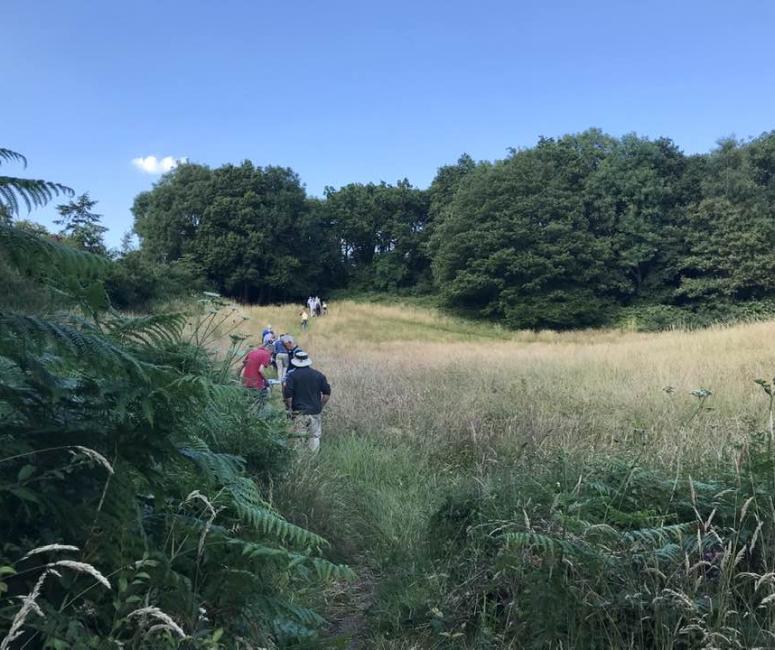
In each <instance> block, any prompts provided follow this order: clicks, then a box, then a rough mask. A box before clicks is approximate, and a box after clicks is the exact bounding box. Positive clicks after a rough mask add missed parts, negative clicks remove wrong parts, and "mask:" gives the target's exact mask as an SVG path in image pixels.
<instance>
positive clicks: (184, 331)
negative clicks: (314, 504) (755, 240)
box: [0, 226, 352, 650]
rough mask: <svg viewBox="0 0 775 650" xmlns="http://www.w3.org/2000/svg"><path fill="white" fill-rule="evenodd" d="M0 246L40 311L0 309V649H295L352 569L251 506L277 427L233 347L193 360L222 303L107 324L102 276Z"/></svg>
mask: <svg viewBox="0 0 775 650" xmlns="http://www.w3.org/2000/svg"><path fill="white" fill-rule="evenodd" d="M0 249H2V253H3V255H4V259H5V260H6V263H7V264H8V265H9V266H11V267H12V268H13V269H14V272H15V273H17V274H18V277H19V278H20V280H19V282H20V283H21V282H24V283H34V284H36V285H39V286H42V287H45V292H44V293H50V294H52V295H55V296H56V297H57V300H56V301H55V302H49V301H47V300H45V299H43V298H40V297H36V302H35V304H34V308H32V307H31V308H29V309H24V308H23V304H20V303H21V300H20V299H19V297H18V296H17V297H16V299H15V300H14V301H12V302H11V301H9V302H10V305H9V304H7V303H4V304H3V305H0V421H2V423H3V424H2V429H1V430H0V442H1V443H2V448H3V453H2V457H0V530H2V539H1V540H0V541H1V543H2V546H0V639H2V641H0V647H2V649H3V650H5V649H6V648H38V647H39V648H73V647H78V648H90V647H94V648H98V647H99V648H108V647H116V648H119V647H123V648H166V647H169V648H178V647H180V648H222V647H223V648H241V647H244V648H254V647H258V646H261V647H275V646H278V645H280V646H292V645H298V644H300V643H305V642H307V641H309V640H311V639H314V637H315V636H316V631H317V629H318V628H319V627H320V626H321V625H322V624H323V622H324V620H323V618H322V616H321V614H320V613H319V612H318V611H316V610H315V609H313V608H311V607H310V605H311V604H314V603H316V602H318V601H319V598H318V597H317V594H318V593H319V592H321V591H322V590H323V589H324V588H325V585H327V584H328V583H330V582H331V581H332V580H347V579H350V578H351V577H352V572H351V571H350V570H349V569H348V568H346V567H345V566H343V565H340V564H334V563H332V562H330V561H329V560H327V559H326V557H325V552H326V548H327V546H328V543H327V542H326V541H325V540H324V539H323V538H322V537H321V536H319V535H317V534H315V533H313V532H312V531H310V530H308V529H307V528H304V527H302V526H298V525H295V524H294V523H292V522H290V521H288V520H286V519H285V518H284V517H282V516H281V515H280V514H279V513H278V512H277V511H276V510H275V509H274V508H273V507H272V506H271V505H270V503H269V501H268V494H269V490H270V488H271V485H272V483H273V482H274V481H276V480H280V479H281V478H282V476H283V474H284V473H285V472H286V471H287V468H288V466H289V460H290V458H291V455H292V454H291V451H290V450H289V448H288V444H287V436H286V424H285V418H284V415H282V414H281V413H278V412H276V411H274V410H273V409H272V407H271V406H269V405H266V404H264V403H261V402H257V401H256V400H255V399H254V398H253V397H252V396H251V395H250V394H249V392H247V391H245V390H244V389H242V388H241V387H240V386H239V385H238V384H237V383H236V382H235V381H234V379H233V377H234V373H233V371H232V370H231V363H232V362H233V360H234V358H235V357H236V356H238V354H239V353H240V351H241V348H240V346H241V343H242V338H241V337H240V336H238V335H236V334H235V335H233V336H232V347H231V349H230V351H229V352H228V353H227V354H226V355H225V356H223V357H219V358H216V357H214V356H213V355H212V354H211V353H210V352H209V351H208V350H209V345H208V344H209V337H210V336H212V335H215V333H216V332H217V334H218V335H219V336H220V335H223V334H224V330H223V328H221V327H219V326H220V325H222V322H221V321H220V320H219V319H220V318H221V316H220V315H219V308H220V307H221V305H213V304H211V303H210V302H208V301H205V302H204V303H203V304H200V305H199V307H198V313H197V315H196V317H195V318H194V319H193V321H191V324H190V325H189V326H188V327H187V322H189V318H188V316H187V315H186V314H181V313H166V314H156V315H152V316H137V317H130V316H126V315H122V314H120V313H117V312H115V311H113V310H112V309H111V308H110V305H109V304H108V303H107V300H106V297H105V291H104V288H103V286H102V280H103V277H104V271H105V268H106V266H107V264H109V263H108V262H107V261H106V260H104V259H102V258H99V257H96V256H93V255H89V254H86V253H81V252H79V251H76V250H74V249H70V248H66V247H64V246H62V245H60V244H58V243H57V242H54V241H50V240H46V239H41V238H38V237H36V236H33V235H30V234H29V233H25V232H22V231H19V230H16V229H14V228H12V227H8V226H0ZM41 295H43V294H41ZM63 303H64V305H66V306H67V309H66V310H63V309H61V307H62V306H63ZM225 333H226V334H228V333H229V332H228V331H226V332H225Z"/></svg>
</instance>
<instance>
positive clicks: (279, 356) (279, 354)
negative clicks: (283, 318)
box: [274, 334, 293, 381]
mask: <svg viewBox="0 0 775 650" xmlns="http://www.w3.org/2000/svg"><path fill="white" fill-rule="evenodd" d="M288 339H290V342H291V347H293V337H291V336H288V335H287V334H283V335H282V336H281V337H280V338H278V339H277V340H276V341H275V342H274V362H275V366H276V367H277V378H278V379H279V380H280V381H284V380H285V375H286V373H287V372H288V367H289V366H290V357H289V356H288V347H287V346H286V344H285V343H286V341H287V340H288Z"/></svg>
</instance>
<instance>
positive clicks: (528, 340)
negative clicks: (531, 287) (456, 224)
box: [244, 302, 775, 648]
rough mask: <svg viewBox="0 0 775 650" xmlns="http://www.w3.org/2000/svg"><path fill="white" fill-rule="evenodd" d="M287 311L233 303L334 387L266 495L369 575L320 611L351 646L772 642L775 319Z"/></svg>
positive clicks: (398, 309) (253, 326) (394, 309)
mask: <svg viewBox="0 0 775 650" xmlns="http://www.w3.org/2000/svg"><path fill="white" fill-rule="evenodd" d="M296 311H298V310H297V309H296V308H294V307H287V306H286V307H270V308H253V309H247V310H245V311H244V313H245V315H246V316H247V317H249V319H250V320H249V321H246V324H245V327H246V329H247V331H248V332H252V333H255V332H257V331H258V330H259V329H260V328H261V327H263V325H264V324H266V323H267V322H271V323H272V324H273V325H274V326H275V330H276V331H279V330H287V331H291V332H292V333H294V334H297V335H298V337H299V340H300V343H301V345H302V346H303V347H305V349H307V351H308V352H310V354H311V355H312V358H313V362H314V365H315V366H316V367H318V368H319V369H321V370H323V371H324V372H325V373H326V374H327V375H328V377H329V379H330V380H331V383H332V385H333V390H334V396H333V398H332V401H331V404H330V408H329V410H328V411H327V412H326V414H325V418H324V434H323V441H322V451H321V454H320V455H319V457H318V458H317V459H311V460H307V461H306V462H305V463H303V464H301V465H296V466H295V467H294V470H293V473H292V475H291V479H290V480H289V481H288V482H287V483H285V484H284V487H282V488H281V489H280V490H279V491H277V492H276V493H275V499H276V502H277V503H278V506H279V507H280V508H281V510H282V511H283V512H286V513H290V514H289V516H293V517H297V518H298V522H299V523H303V524H305V525H309V526H310V527H311V529H312V530H318V531H321V532H324V533H325V534H326V535H328V536H329V537H331V538H332V539H333V542H334V549H335V552H336V553H339V556H338V557H337V559H338V560H341V561H345V560H347V561H350V562H352V563H354V564H356V565H357V566H358V568H359V571H360V573H361V575H364V576H367V582H368V584H366V585H363V584H361V585H360V586H358V587H357V588H356V589H355V590H343V592H342V593H341V594H340V595H339V596H338V597H337V599H335V601H334V602H333V603H332V610H331V612H332V614H333V615H334V616H335V617H340V618H343V619H346V618H347V617H348V616H352V612H353V611H354V610H355V611H356V612H360V614H359V615H360V616H361V618H362V619H363V620H362V622H361V624H360V625H359V626H358V628H357V631H356V632H352V631H351V634H354V635H355V636H356V637H358V638H360V639H361V640H362V642H363V644H364V646H363V647H381V648H409V647H451V648H459V647H463V648H466V647H470V648H482V647H493V648H501V647H514V648H524V647H531V648H533V647H534V648H570V647H577V648H640V647H657V648H673V647H685V648H694V647H698V648H699V647H755V646H757V645H758V646H760V647H769V646H770V645H772V643H773V639H772V638H771V636H770V635H769V630H770V629H771V628H772V625H771V624H772V622H773V621H772V620H771V617H770V609H769V608H770V607H771V605H770V603H772V602H773V601H775V597H774V598H773V599H769V596H770V595H771V592H770V590H769V589H770V588H769V586H768V585H769V584H770V579H771V572H772V571H773V570H774V569H775V564H773V560H775V553H774V550H775V534H773V526H772V525H773V520H774V519H775V513H773V510H772V499H773V497H775V492H772V491H771V488H772V481H771V479H770V473H771V471H772V467H773V463H772V457H771V451H770V448H769V447H768V444H767V441H768V433H767V427H768V406H767V405H768V402H767V396H766V395H765V394H764V392H763V391H762V387H761V386H759V385H757V384H756V383H755V380H756V379H757V378H768V377H771V376H772V374H773V368H775V363H773V362H774V361H775V353H772V352H770V351H769V350H768V348H767V341H768V340H770V339H771V337H772V335H773V334H775V323H772V322H759V323H749V324H745V325H737V326H719V327H713V328H709V329H706V330H698V331H692V332H685V331H679V330H675V331H669V332H663V333H658V334H655V333H636V332H628V331H624V330H604V331H583V332H568V333H554V332H505V331H502V330H499V329H498V328H497V327H493V326H488V325H484V324H471V323H461V322H459V321H456V320H455V319H451V318H448V317H446V316H444V315H442V314H440V313H437V312H434V311H433V310H423V309H418V308H416V307H410V306H401V305H394V306H389V305H375V304H369V305H359V304H355V303H346V302H345V303H333V304H331V306H330V314H329V315H328V316H326V317H323V318H321V319H314V320H313V321H312V322H311V327H310V330H309V331H308V332H299V331H298V329H297V326H296V323H295V320H296V313H295V312H296ZM757 431H758V432H763V433H760V434H759V437H758V438H756V437H755V436H754V437H752V434H755V432H757ZM746 504H747V505H746ZM757 585H758V587H757ZM364 592H368V597H365V596H364ZM337 633H338V629H337V628H334V635H335V636H336V634H337Z"/></svg>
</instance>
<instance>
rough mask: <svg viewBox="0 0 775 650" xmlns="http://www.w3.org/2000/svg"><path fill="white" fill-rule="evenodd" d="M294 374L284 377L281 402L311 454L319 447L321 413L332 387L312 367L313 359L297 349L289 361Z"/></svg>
mask: <svg viewBox="0 0 775 650" xmlns="http://www.w3.org/2000/svg"><path fill="white" fill-rule="evenodd" d="M291 365H292V366H293V372H289V373H288V374H287V375H286V377H285V384H284V385H283V399H284V400H285V405H286V407H287V408H288V412H289V413H290V415H291V418H292V419H293V430H294V432H295V433H296V434H297V435H299V436H300V437H304V438H306V439H307V447H308V449H310V450H311V451H318V449H319V448H320V436H321V434H322V432H323V427H322V412H323V408H324V407H325V405H326V404H327V403H328V400H329V399H330V398H331V386H330V384H329V383H328V380H327V379H326V376H325V375H324V374H323V373H322V372H320V371H318V370H315V369H314V368H312V359H310V358H309V355H308V354H307V353H306V352H304V350H297V351H296V354H295V355H294V357H293V359H292V360H291Z"/></svg>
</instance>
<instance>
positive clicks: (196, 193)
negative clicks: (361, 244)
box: [133, 162, 336, 302]
mask: <svg viewBox="0 0 775 650" xmlns="http://www.w3.org/2000/svg"><path fill="white" fill-rule="evenodd" d="M133 212H134V215H135V231H136V232H137V234H138V235H139V237H140V240H141V243H142V249H143V251H144V252H145V253H146V254H148V255H149V256H150V257H151V259H153V260H156V261H158V262H173V261H177V260H181V259H187V260H189V262H190V263H191V264H192V265H195V266H198V268H199V269H200V270H201V274H202V276H203V277H204V278H205V279H206V280H207V281H208V282H209V283H211V284H212V285H213V286H214V287H215V288H217V289H218V290H220V291H223V292H224V293H226V294H229V295H232V296H236V297H239V298H241V299H243V300H248V301H260V302H266V301H277V300H288V299H294V298H299V297H301V296H302V295H304V294H305V293H308V292H309V291H311V290H320V289H321V288H326V287H328V286H329V285H330V282H331V280H332V278H335V277H336V272H335V269H332V268H331V267H330V265H331V263H335V255H334V249H335V240H334V239H333V238H332V235H331V232H330V230H329V229H328V228H327V227H326V223H325V222H324V221H323V220H322V215H321V213H320V210H318V209H314V206H312V205H310V202H309V201H308V200H307V197H306V194H305V191H304V188H303V187H302V185H301V183H300V181H299V178H298V176H297V175H296V174H295V173H294V172H293V171H292V170H290V169H287V168H281V167H265V168H261V167H255V166H254V165H253V164H252V163H250V162H244V163H242V164H241V165H238V166H235V165H224V166H223V167H220V168H218V169H215V170H212V169H210V168H208V167H205V166H202V165H193V164H188V165H182V166H181V167H179V168H178V169H176V170H175V171H173V172H171V173H170V174H168V175H166V176H165V177H164V178H163V179H162V180H161V181H160V182H159V183H158V184H157V185H156V186H155V187H154V189H153V190H151V191H150V192H146V193H143V194H141V195H139V196H138V197H137V199H136V200H135V204H134V207H133Z"/></svg>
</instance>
